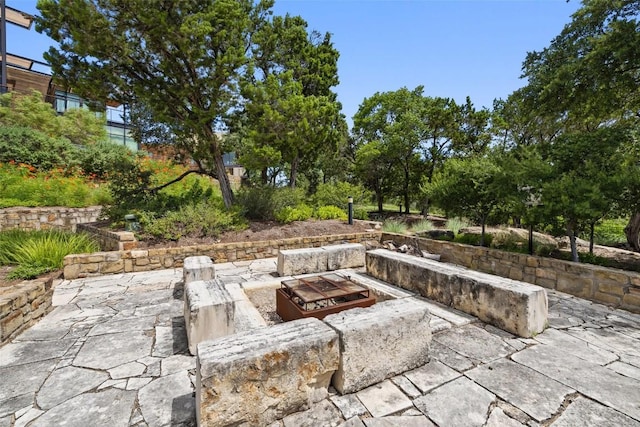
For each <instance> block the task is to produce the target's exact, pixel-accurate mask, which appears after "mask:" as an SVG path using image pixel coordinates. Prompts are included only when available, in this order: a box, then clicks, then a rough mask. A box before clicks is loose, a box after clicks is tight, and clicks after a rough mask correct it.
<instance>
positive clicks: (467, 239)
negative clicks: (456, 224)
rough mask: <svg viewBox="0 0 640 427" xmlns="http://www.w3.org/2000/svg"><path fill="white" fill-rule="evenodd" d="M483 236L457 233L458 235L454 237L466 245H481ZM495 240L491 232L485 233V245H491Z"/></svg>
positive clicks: (457, 241)
mask: <svg viewBox="0 0 640 427" xmlns="http://www.w3.org/2000/svg"><path fill="white" fill-rule="evenodd" d="M481 237H482V236H481V235H480V234H468V233H464V234H456V237H455V238H454V239H453V241H454V242H456V243H463V244H465V245H473V246H480V238H481ZM492 241H493V236H492V235H491V234H485V235H484V246H485V247H490V246H491V243H492Z"/></svg>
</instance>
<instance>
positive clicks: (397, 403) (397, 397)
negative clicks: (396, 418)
mask: <svg viewBox="0 0 640 427" xmlns="http://www.w3.org/2000/svg"><path fill="white" fill-rule="evenodd" d="M356 396H358V399H360V401H361V402H362V403H363V404H364V406H365V407H366V408H367V410H368V411H369V413H370V414H371V415H372V416H374V417H384V416H386V415H393V414H397V413H399V412H401V411H403V410H405V409H409V408H410V407H411V406H412V404H411V400H410V399H409V398H408V397H407V396H406V395H405V394H404V393H402V391H400V389H399V388H398V387H396V386H395V384H393V383H392V382H391V381H389V380H387V381H384V382H381V383H380V384H376V385H372V386H371V387H367V388H365V389H364V390H362V391H359V392H357V393H356Z"/></svg>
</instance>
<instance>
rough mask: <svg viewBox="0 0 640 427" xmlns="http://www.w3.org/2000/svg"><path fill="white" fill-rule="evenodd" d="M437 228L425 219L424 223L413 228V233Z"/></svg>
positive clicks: (418, 223)
mask: <svg viewBox="0 0 640 427" xmlns="http://www.w3.org/2000/svg"><path fill="white" fill-rule="evenodd" d="M434 228H435V226H434V225H433V222H431V221H429V220H428V219H423V220H422V221H419V222H416V223H415V224H413V225H412V226H411V231H413V232H414V233H420V232H424V231H431V230H433V229H434Z"/></svg>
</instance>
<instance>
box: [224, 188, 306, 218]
mask: <svg viewBox="0 0 640 427" xmlns="http://www.w3.org/2000/svg"><path fill="white" fill-rule="evenodd" d="M236 201H237V203H238V204H239V205H240V206H241V208H242V211H243V214H244V215H245V216H246V217H247V218H249V219H255V220H260V221H270V220H274V219H277V218H276V213H277V212H279V211H281V210H282V209H284V208H286V207H295V206H298V205H299V204H301V203H303V202H304V191H303V190H302V189H292V188H288V187H284V188H275V187H271V186H261V187H252V188H245V189H243V190H241V191H240V192H239V193H238V194H237V197H236Z"/></svg>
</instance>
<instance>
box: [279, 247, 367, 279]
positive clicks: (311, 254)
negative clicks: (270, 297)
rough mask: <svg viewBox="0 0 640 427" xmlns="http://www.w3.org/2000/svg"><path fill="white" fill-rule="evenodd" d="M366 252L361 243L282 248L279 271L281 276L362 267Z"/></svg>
mask: <svg viewBox="0 0 640 427" xmlns="http://www.w3.org/2000/svg"><path fill="white" fill-rule="evenodd" d="M365 253H366V250H365V247H364V246H363V245H361V244H359V243H345V244H341V245H328V246H321V247H319V248H304V249H285V250H280V251H278V266H277V271H278V275H279V276H294V275H298V274H307V273H321V272H323V271H332V270H340V269H343V268H356V267H362V266H364V263H365Z"/></svg>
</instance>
